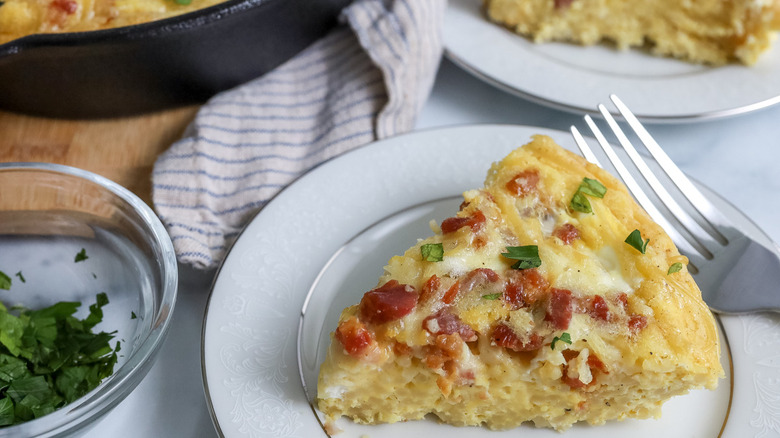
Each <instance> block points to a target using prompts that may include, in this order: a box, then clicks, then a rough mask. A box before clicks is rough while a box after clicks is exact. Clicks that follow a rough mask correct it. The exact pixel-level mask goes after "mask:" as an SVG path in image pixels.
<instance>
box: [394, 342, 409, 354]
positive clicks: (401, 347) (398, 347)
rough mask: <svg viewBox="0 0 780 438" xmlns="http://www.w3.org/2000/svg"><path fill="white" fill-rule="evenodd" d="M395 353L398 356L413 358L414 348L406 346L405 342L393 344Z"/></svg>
mask: <svg viewBox="0 0 780 438" xmlns="http://www.w3.org/2000/svg"><path fill="white" fill-rule="evenodd" d="M393 352H394V353H395V354H396V356H411V355H412V352H413V351H412V347H410V346H408V345H406V344H404V343H403V342H396V343H395V344H393Z"/></svg>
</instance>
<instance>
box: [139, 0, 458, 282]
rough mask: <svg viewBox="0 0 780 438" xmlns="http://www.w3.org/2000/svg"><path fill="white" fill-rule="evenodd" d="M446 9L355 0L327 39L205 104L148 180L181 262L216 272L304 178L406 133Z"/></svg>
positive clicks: (433, 66)
mask: <svg viewBox="0 0 780 438" xmlns="http://www.w3.org/2000/svg"><path fill="white" fill-rule="evenodd" d="M445 8H446V0H356V1H355V2H354V3H352V4H351V5H350V6H348V7H347V8H346V9H344V11H343V12H342V16H341V20H342V23H343V24H342V26H340V27H339V28H337V29H334V30H333V31H332V32H331V33H330V34H328V35H327V36H326V37H324V38H323V39H321V40H320V41H318V42H316V43H314V44H313V45H312V46H310V47H309V48H308V49H306V50H305V51H303V52H301V53H300V54H298V55H297V56H296V57H295V58H293V59H292V60H290V61H288V62H287V63H285V64H283V65H282V66H280V67H278V68H277V69H275V70H274V71H272V72H270V73H268V74H266V75H265V76H263V77H261V78H258V79H256V80H254V81H251V82H249V83H246V84H244V85H241V86H239V87H237V88H235V89H233V90H229V91H226V92H224V93H221V94H219V95H217V96H215V97H214V98H212V99H211V100H210V101H209V102H208V103H206V104H205V105H204V106H203V107H202V108H201V110H200V111H199V112H198V114H197V116H196V118H195V120H194V121H193V123H192V124H191V125H190V127H189V128H188V129H187V132H186V133H185V136H184V138H183V139H181V140H180V141H178V142H176V143H175V144H174V145H173V146H172V147H171V148H170V149H169V150H168V151H166V152H165V153H164V154H162V155H161V156H160V157H159V158H158V160H157V162H156V163H155V166H154V172H153V174H152V183H153V186H152V200H153V202H154V206H155V208H156V210H157V213H158V214H159V215H160V218H161V219H162V221H163V223H164V224H165V226H166V227H167V229H168V232H169V233H170V235H171V238H172V239H173V243H174V246H175V248H176V253H177V255H178V258H179V261H181V262H182V263H186V264H191V265H194V266H195V267H199V268H209V267H213V266H215V265H217V264H218V263H219V262H220V261H221V259H222V258H223V257H224V256H225V252H226V251H227V249H228V248H229V247H230V245H231V244H232V242H233V240H234V239H235V238H236V237H237V236H238V234H239V232H240V231H241V229H242V228H243V227H244V225H245V224H246V223H247V221H249V220H250V219H251V218H252V217H253V216H254V215H255V214H256V213H257V212H258V211H259V210H260V209H261V208H262V207H263V206H264V205H265V204H266V203H267V202H268V201H269V200H270V199H271V198H272V197H273V196H274V195H275V194H276V193H277V192H279V190H281V189H282V188H284V187H285V186H286V185H287V184H289V183H290V182H292V181H293V180H295V179H296V178H297V177H299V176H300V175H302V174H303V173H305V172H306V171H308V170H310V169H311V168H313V167H314V166H316V165H317V164H319V163H322V162H323V161H325V160H328V159H329V158H333V157H336V156H338V155H339V154H342V153H344V152H346V151H349V150H351V149H354V148H356V147H359V146H361V145H364V144H366V143H369V142H372V141H374V140H377V139H381V138H385V137H390V136H393V135H396V134H400V133H404V132H407V131H410V130H411V129H412V128H413V127H414V123H415V119H416V117H417V115H418V114H419V112H420V109H421V108H422V106H423V104H424V103H425V100H426V99H427V97H428V95H429V93H430V90H431V87H432V85H433V80H434V76H435V75H436V70H437V68H438V65H439V61H440V59H441V53H442V43H441V27H442V21H443V16H444V10H445Z"/></svg>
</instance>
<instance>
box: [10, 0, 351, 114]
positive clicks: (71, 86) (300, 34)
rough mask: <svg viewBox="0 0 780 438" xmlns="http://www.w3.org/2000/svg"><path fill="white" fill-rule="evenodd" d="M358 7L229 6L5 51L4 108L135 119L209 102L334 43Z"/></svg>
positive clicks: (317, 0)
mask: <svg viewBox="0 0 780 438" xmlns="http://www.w3.org/2000/svg"><path fill="white" fill-rule="evenodd" d="M348 3H350V0H229V1H227V2H225V3H221V4H218V5H215V6H212V7H209V8H206V9H202V10H198V11H194V12H190V13H188V14H184V15H180V16H177V17H172V18H168V19H165V20H160V21H156V22H151V23H144V24H139V25H134V26H127V27H120V28H115V29H107V30H100V31H92V32H78V33H61V34H44V35H41V34H39V35H31V36H27V37H24V38H20V39H17V40H14V41H11V42H8V43H6V44H2V45H0V108H2V109H6V110H10V111H14V112H21V113H27V114H32V115H38V116H47V117H60V118H102V117H115V116H127V115H133V114H139V113H145V112H149V111H153V110H160V109H164V108H171V107H175V106H180V105H186V104H193V103H200V102H204V101H205V100H207V99H208V98H209V97H211V96H213V95H214V94H215V93H217V92H219V91H222V90H226V89H228V88H231V87H234V86H236V85H238V84H241V83H243V82H246V81H248V80H250V79H253V78H256V77H258V76H260V75H262V74H263V73H266V72H268V71H269V70H271V69H273V68H274V67H276V66H277V65H279V64H281V63H283V62H284V61H286V60H288V59H289V58H290V57H292V56H293V55H295V54H296V53H298V52H299V51H300V50H302V49H303V48H305V47H306V46H308V45H309V44H311V43H312V42H313V41H314V40H316V39H317V38H319V37H321V36H322V35H324V34H325V33H326V32H327V31H328V30H329V29H330V28H331V27H333V26H334V25H335V24H336V21H337V17H338V14H339V12H340V11H341V9H342V8H343V7H344V6H346V5H347V4H348Z"/></svg>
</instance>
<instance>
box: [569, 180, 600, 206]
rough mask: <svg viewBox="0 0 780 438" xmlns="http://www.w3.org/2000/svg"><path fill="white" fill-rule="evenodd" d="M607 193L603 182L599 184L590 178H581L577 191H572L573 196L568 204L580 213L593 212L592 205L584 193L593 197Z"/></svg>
mask: <svg viewBox="0 0 780 438" xmlns="http://www.w3.org/2000/svg"><path fill="white" fill-rule="evenodd" d="M606 193H607V188H606V187H605V186H604V184H601V183H600V182H598V181H597V180H595V179H592V178H583V179H582V182H581V183H580V186H579V187H578V188H577V191H576V192H574V196H572V198H571V202H569V205H570V206H571V209H572V210H574V211H579V212H582V213H593V207H591V205H590V201H589V200H588V198H586V197H585V195H588V196H592V197H594V198H603V197H604V195H605V194H606Z"/></svg>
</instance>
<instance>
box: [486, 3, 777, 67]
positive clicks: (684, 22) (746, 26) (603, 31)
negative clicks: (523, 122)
mask: <svg viewBox="0 0 780 438" xmlns="http://www.w3.org/2000/svg"><path fill="white" fill-rule="evenodd" d="M483 2H484V5H485V10H486V14H487V16H488V18H489V19H490V20H491V21H494V22H496V23H499V24H503V25H505V26H507V27H508V28H510V29H512V30H514V31H515V32H517V33H520V34H523V35H526V36H528V37H530V38H532V39H533V40H534V41H535V42H545V41H570V42H574V43H578V44H584V45H590V44H596V43H599V42H602V41H610V42H612V43H614V44H615V45H616V46H617V47H618V48H621V49H626V48H628V47H642V46H644V45H647V46H648V47H649V49H650V51H651V52H652V53H654V54H656V55H664V56H673V57H677V58H681V59H686V60H689V61H693V62H699V63H708V64H716V65H717V64H723V63H726V62H732V61H736V62H741V63H743V64H747V65H752V64H755V63H756V61H757V60H758V58H759V55H761V53H763V52H764V51H765V50H766V49H768V48H769V47H770V45H771V43H772V41H773V39H774V38H775V33H776V31H777V30H780V0H694V1H679V0H665V1H662V0H635V1H625V0H483Z"/></svg>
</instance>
